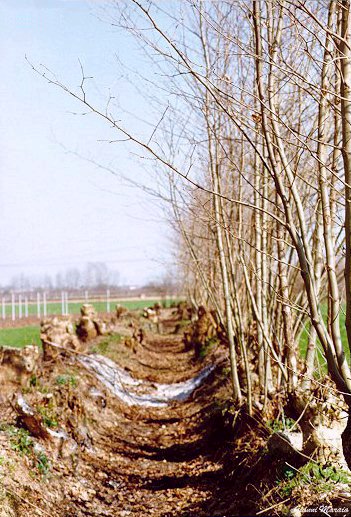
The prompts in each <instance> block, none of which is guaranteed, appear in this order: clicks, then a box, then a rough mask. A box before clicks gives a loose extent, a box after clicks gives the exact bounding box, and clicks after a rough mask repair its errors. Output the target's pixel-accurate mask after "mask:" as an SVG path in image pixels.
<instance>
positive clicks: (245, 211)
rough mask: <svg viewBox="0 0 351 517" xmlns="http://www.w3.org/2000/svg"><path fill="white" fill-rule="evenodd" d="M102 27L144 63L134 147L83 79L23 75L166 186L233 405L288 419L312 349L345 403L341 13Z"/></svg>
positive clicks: (316, 10) (350, 263) (349, 137)
mask: <svg viewBox="0 0 351 517" xmlns="http://www.w3.org/2000/svg"><path fill="white" fill-rule="evenodd" d="M108 16H111V17H112V18H111V22H112V23H113V24H114V25H115V26H118V27H120V28H122V29H123V30H126V31H128V32H129V33H130V34H131V35H132V36H133V37H134V38H136V39H137V41H139V42H140V45H141V48H142V49H143V50H144V52H145V55H146V56H147V57H148V58H149V60H150V74H149V75H148V76H147V77H146V78H143V77H142V76H141V74H139V77H138V80H139V81H142V80H143V79H145V81H146V84H147V85H150V84H151V85H152V87H153V91H152V95H151V97H150V98H149V99H148V102H149V103H150V105H152V106H153V107H154V108H155V109H156V110H158V112H159V120H158V122H157V123H155V125H154V128H153V131H152V133H151V136H150V137H149V138H145V139H143V138H142V137H140V136H136V135H134V134H131V132H130V131H129V130H128V128H127V127H125V126H123V123H122V122H120V121H119V120H117V115H116V116H114V114H113V104H112V102H110V101H111V99H109V102H108V103H107V107H103V106H102V107H98V106H96V105H93V104H91V103H90V101H89V92H88V91H87V89H86V78H85V74H84V71H83V70H82V83H81V86H80V89H79V90H77V91H75V90H73V89H70V88H69V87H68V86H67V85H65V84H63V83H62V82H60V81H58V80H57V78H56V77H54V76H50V77H48V72H47V70H45V71H41V70H40V69H36V71H38V72H39V73H40V74H41V75H43V76H44V77H45V78H47V79H48V80H49V81H50V82H51V83H54V84H56V85H57V86H59V87H60V88H62V89H63V90H64V91H66V92H67V93H69V94H70V95H73V97H75V98H76V99H77V100H78V101H80V102H81V103H83V104H84V105H85V107H87V108H88V109H89V110H90V111H91V112H94V113H95V114H97V115H98V116H100V117H102V118H103V119H105V120H106V121H107V122H108V123H109V124H110V125H111V126H112V127H113V128H115V129H116V130H117V131H118V132H119V133H120V134H122V137H123V140H127V141H128V142H130V143H131V144H132V145H134V146H137V147H139V148H140V149H141V150H142V152H143V154H144V153H145V152H146V153H147V154H148V157H149V158H150V159H151V160H153V167H155V168H157V170H158V171H159V173H160V174H161V175H163V177H164V178H166V181H164V182H163V184H164V190H163V191H162V193H160V192H157V193H155V194H156V195H162V198H163V200H166V201H167V202H168V206H169V217H170V219H171V221H172V223H173V227H174V231H175V232H176V233H177V236H178V246H179V253H178V260H179V263H180V267H181V269H182V272H183V276H184V282H185V285H186V288H187V291H188V293H189V296H190V297H191V299H192V300H193V302H194V303H195V304H197V305H199V304H205V305H206V306H208V307H209V308H211V309H213V310H214V311H215V312H216V314H217V317H218V320H219V322H220V323H221V324H222V326H223V327H224V328H225V329H226V335H227V340H228V346H229V351H230V360H231V380H232V389H233V397H234V399H235V400H236V401H237V402H238V403H242V404H246V406H247V410H248V412H249V413H252V411H253V408H254V406H257V407H261V408H263V409H264V408H265V407H266V406H267V404H268V402H269V400H270V399H271V398H272V396H273V395H274V394H276V393H278V392H279V393H285V394H288V395H290V397H292V398H294V399H295V400H296V406H297V407H300V406H301V404H300V405H299V403H300V402H301V400H302V401H306V400H308V396H306V394H309V393H310V391H311V389H312V385H314V383H315V382H317V383H318V382H321V377H320V378H319V379H320V380H319V381H316V379H315V377H316V376H315V370H316V365H317V349H318V347H320V349H321V351H322V355H323V357H324V360H325V362H326V365H327V370H328V372H329V374H330V376H331V378H332V380H333V381H334V383H335V387H334V388H333V389H335V391H336V392H337V393H339V394H342V395H343V396H344V398H345V400H346V402H347V403H348V404H350V394H351V372H350V366H349V362H348V360H347V357H348V356H349V348H350V343H351V16H350V2H349V0H252V1H250V0H242V1H241V0H237V1H234V2H233V1H229V0H228V1H227V0H222V1H220V2H218V1H216V0H215V1H210V0H209V1H200V0H199V1H189V2H183V1H181V2H179V3H178V4H177V3H174V2H172V4H171V5H170V4H167V5H166V6H165V5H164V4H163V3H161V2H160V3H158V2H156V3H153V2H151V1H147V2H146V1H145V2H143V1H141V0H140V1H137V0H130V1H127V2H125V3H123V4H122V3H121V2H117V3H116V5H115V6H114V10H113V11H111V12H110V13H109V14H108ZM344 303H345V311H346V329H347V338H346V341H345V340H344V342H343V341H342V334H341V328H340V316H341V314H342V311H344ZM325 314H326V316H325ZM306 327H307V328H308V329H309V338H308V346H307V349H306V350H302V351H301V347H300V342H301V332H302V331H303V329H304V328H306ZM345 350H346V352H347V353H346V354H345ZM306 404H307V403H306ZM302 407H303V405H302ZM350 426H351V424H350ZM348 429H349V428H348ZM348 439H349V435H348V430H347V432H346V434H345V440H346V442H345V443H348ZM348 460H349V461H351V458H348Z"/></svg>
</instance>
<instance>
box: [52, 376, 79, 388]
mask: <svg viewBox="0 0 351 517" xmlns="http://www.w3.org/2000/svg"><path fill="white" fill-rule="evenodd" d="M55 382H56V384H58V385H59V386H71V387H72V388H76V387H77V386H78V380H77V377H76V376H75V375H72V374H64V375H58V376H57V377H56V379H55Z"/></svg>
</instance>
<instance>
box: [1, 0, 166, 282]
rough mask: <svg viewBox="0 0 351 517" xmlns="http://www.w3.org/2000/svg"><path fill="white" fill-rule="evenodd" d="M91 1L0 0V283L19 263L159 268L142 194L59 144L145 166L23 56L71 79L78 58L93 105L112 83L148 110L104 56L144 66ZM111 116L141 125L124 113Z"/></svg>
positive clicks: (158, 235)
mask: <svg viewBox="0 0 351 517" xmlns="http://www.w3.org/2000/svg"><path fill="white" fill-rule="evenodd" d="M98 4H99V2H86V1H84V0H66V1H65V0H0V41H1V59H0V75H1V82H0V90H1V91H0V110H1V118H0V120H1V122H0V124H1V146H0V166H1V175H0V242H1V248H0V249H1V254H0V283H3V282H6V281H7V280H8V279H9V278H11V277H12V276H13V275H15V274H19V273H20V272H22V271H23V272H24V273H25V274H41V273H42V274H44V273H46V272H47V273H50V274H55V272H56V271H57V270H62V269H64V268H65V267H71V266H75V265H79V264H80V263H81V264H83V265H84V264H85V262H87V261H95V260H98V261H105V262H106V263H107V264H108V265H109V266H110V267H111V268H114V269H118V270H119V271H120V274H121V279H122V281H124V282H128V283H137V284H140V283H142V282H146V281H148V280H151V279H154V278H156V277H159V276H160V275H161V274H162V271H163V266H162V264H161V263H159V262H158V261H159V259H161V261H162V260H163V259H164V258H165V257H166V256H167V245H168V239H167V232H168V231H167V226H166V225H165V224H164V223H160V222H159V221H157V220H156V219H157V215H159V213H160V212H159V211H158V212H157V211H155V209H154V204H153V202H151V201H150V199H149V198H148V197H147V195H146V194H143V193H142V192H140V191H137V190H135V189H132V188H130V187H128V186H126V185H123V184H122V183H121V182H120V181H118V179H116V178H114V177H112V176H109V175H108V174H106V173H104V172H102V171H101V170H99V169H98V168H97V167H96V166H94V165H92V164H90V163H87V162H86V161H84V160H81V159H79V158H77V157H75V156H74V155H72V154H70V153H67V152H65V151H64V149H63V148H62V146H65V147H66V148H68V149H70V150H73V151H76V152H78V153H79V154H81V155H83V156H85V157H87V158H91V159H93V160H96V161H99V162H101V163H103V164H110V163H112V164H113V165H115V166H116V167H119V168H120V170H122V171H123V172H124V173H125V174H126V175H130V177H132V178H133V179H135V178H137V179H138V180H139V179H140V180H141V181H143V182H146V183H147V182H149V181H151V180H150V179H148V177H147V174H146V172H145V171H144V170H143V169H142V168H141V166H140V163H139V162H138V161H137V160H135V159H133V158H132V157H131V156H130V153H129V150H128V149H127V148H126V146H125V144H114V145H111V144H107V143H105V142H99V140H104V139H106V138H113V137H116V136H117V135H114V136H113V134H112V130H111V129H110V128H108V127H107V125H105V124H104V123H102V122H101V121H99V120H98V119H96V118H95V117H94V116H93V115H91V114H89V115H86V116H80V115H78V116H77V115H73V114H72V112H82V107H81V106H79V105H77V103H76V102H74V101H73V100H72V99H71V98H70V97H69V96H67V95H65V94H64V93H63V92H61V91H60V90H58V89H57V88H55V87H53V86H50V85H48V84H47V83H46V82H45V81H44V80H42V79H41V78H40V77H39V76H38V75H36V74H35V73H34V72H33V71H32V70H31V68H30V67H29V65H28V64H27V62H26V61H25V55H27V56H28V58H29V59H30V61H31V62H33V63H35V64H36V65H38V64H41V63H43V64H45V65H46V66H47V67H48V68H50V70H52V71H54V72H55V73H56V74H57V75H58V77H59V78H60V79H62V81H64V82H67V83H68V84H70V85H72V86H73V87H77V86H78V85H79V83H80V68H79V63H78V59H80V60H81V62H82V63H83V65H84V69H85V72H86V75H88V76H93V77H94V79H92V80H90V81H89V92H90V93H89V94H90V95H91V98H92V99H94V102H97V103H100V105H101V106H104V102H105V99H106V97H107V96H108V92H109V89H111V91H112V92H113V94H114V95H116V97H117V98H118V101H119V102H120V104H121V105H122V106H123V107H125V109H126V110H127V111H131V112H134V113H142V114H143V116H147V106H145V102H144V101H143V99H141V98H140V97H139V96H138V95H137V93H136V92H135V91H134V90H133V88H132V87H131V85H130V84H129V83H128V82H127V81H126V80H125V78H124V74H125V70H123V69H121V68H120V66H119V65H118V62H117V60H116V57H115V53H118V54H119V56H120V57H121V58H122V60H124V61H126V60H127V61H128V62H130V63H132V65H133V67H134V68H138V69H139V70H143V69H144V68H145V67H146V64H145V62H144V61H143V57H142V55H141V54H140V52H139V51H138V50H137V49H136V47H135V45H134V44H133V42H132V41H131V40H130V39H128V38H127V36H124V35H123V34H122V33H120V32H118V31H116V30H114V29H113V28H112V27H110V26H109V25H108V24H107V23H103V22H101V21H99V19H98V18H97V16H96V14H97V12H96V9H97V6H98ZM100 4H102V2H101V3H100ZM122 119H123V120H124V122H126V123H127V124H128V126H129V127H132V128H133V129H134V130H137V131H143V130H144V129H143V128H140V126H138V124H137V121H136V120H134V119H133V118H132V117H128V116H127V115H126V114H125V113H124V114H122ZM145 130H147V128H145ZM160 250H162V251H160ZM155 259H156V262H155V261H154V260H155Z"/></svg>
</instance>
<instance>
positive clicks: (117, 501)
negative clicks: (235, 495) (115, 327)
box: [72, 336, 226, 517]
mask: <svg viewBox="0 0 351 517" xmlns="http://www.w3.org/2000/svg"><path fill="white" fill-rule="evenodd" d="M122 363H123V361H122ZM120 366H122V367H124V368H126V369H128V370H129V372H130V374H131V375H132V376H133V377H134V379H143V380H144V381H145V380H146V381H147V383H148V388H149V389H150V386H151V388H152V387H153V386H154V385H155V383H165V384H170V383H179V382H184V381H186V380H187V379H191V378H193V377H196V375H197V374H199V371H200V369H203V368H204V365H196V364H194V362H193V360H192V354H191V353H185V352H184V347H183V344H182V342H181V339H180V338H179V337H177V336H154V337H153V338H152V339H149V340H148V342H147V344H146V345H145V346H144V347H143V348H142V349H141V350H140V351H139V353H137V354H135V357H132V358H129V359H126V360H125V361H124V364H121V365H120ZM220 383H221V381H220V380H219V379H216V372H212V373H211V374H209V376H208V377H207V378H206V381H205V382H204V384H203V385H202V386H201V387H199V388H197V389H196V390H195V391H194V392H193V393H192V394H191V396H190V398H189V399H188V400H186V401H181V402H171V403H170V404H168V405H167V406H166V407H161V408H155V407H142V406H137V405H133V406H130V405H128V404H125V403H123V402H121V401H120V400H118V399H115V400H113V401H111V400H110V402H109V407H108V408H107V409H106V410H105V418H103V419H102V420H101V422H100V425H99V426H97V427H96V431H97V432H94V433H93V443H94V450H92V451H91V453H89V452H88V451H87V452H85V461H84V463H83V465H84V467H83V469H82V471H81V474H82V475H83V477H85V478H86V479H90V480H94V482H93V487H92V488H93V489H94V490H95V491H96V497H98V498H99V502H100V507H99V515H106V516H128V515H133V516H142V515H154V516H164V517H166V516H179V517H180V516H184V517H185V516H188V515H189V516H190V515H193V516H213V515H225V514H224V513H223V512H222V511H221V508H220V507H221V500H220V499H221V498H220V496H219V493H220V487H221V482H223V476H222V464H221V458H220V457H218V458H217V457H216V452H215V450H216V446H215V445H216V444H215V443H211V441H212V440H216V439H217V438H215V434H216V433H215V426H214V425H213V424H212V423H210V422H209V420H210V419H211V411H210V407H211V406H212V395H213V391H214V390H215V389H216V385H217V386H218V385H219V384H220ZM139 389H140V391H141V392H143V391H145V390H146V391H147V388H146V385H141V386H140V387H139ZM76 504H77V501H75V503H74V507H72V511H76V509H77V508H76ZM95 504H96V501H94V502H93V503H92V508H91V510H89V503H87V502H86V503H85V504H84V510H83V508H82V509H81V510H82V512H83V513H82V515H98V514H97V513H94V507H95ZM224 506H226V503H224ZM84 512H85V513H84ZM87 512H89V513H87ZM90 512H91V513H90Z"/></svg>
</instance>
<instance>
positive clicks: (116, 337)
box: [91, 334, 122, 359]
mask: <svg viewBox="0 0 351 517" xmlns="http://www.w3.org/2000/svg"><path fill="white" fill-rule="evenodd" d="M121 342H122V336H121V334H113V335H112V336H108V337H106V338H105V339H103V340H101V341H100V342H99V343H96V345H95V346H94V348H93V349H92V350H91V351H92V352H93V353H94V354H100V355H106V356H107V357H110V358H111V359H113V358H114V357H113V356H114V355H115V352H116V350H115V346H116V345H119V344H120V343H121Z"/></svg>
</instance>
